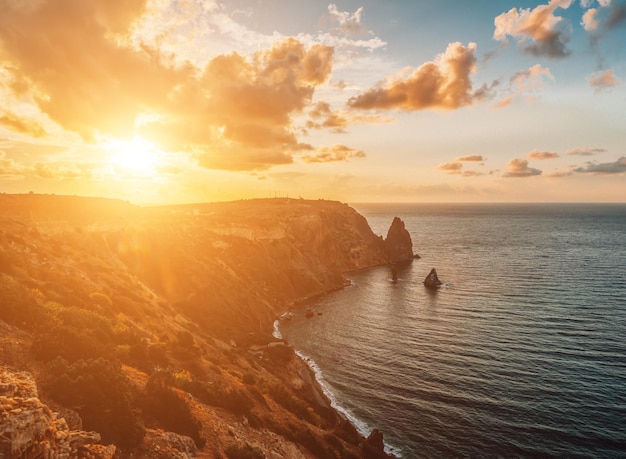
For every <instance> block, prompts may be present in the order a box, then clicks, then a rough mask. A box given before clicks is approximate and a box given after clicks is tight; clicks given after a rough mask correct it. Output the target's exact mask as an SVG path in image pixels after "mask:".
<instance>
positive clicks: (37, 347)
mask: <svg viewBox="0 0 626 459" xmlns="http://www.w3.org/2000/svg"><path fill="white" fill-rule="evenodd" d="M31 350H32V352H33V355H34V356H35V358H37V359H39V360H43V361H45V362H47V361H50V360H53V359H55V358H57V357H61V358H63V359H65V360H67V361H69V362H75V361H77V360H80V359H93V358H98V357H101V356H103V355H104V354H105V353H106V351H107V349H106V347H105V346H104V345H103V344H102V342H101V341H99V340H97V339H94V336H93V335H90V334H89V333H86V332H85V330H79V329H76V328H74V327H70V326H67V325H56V326H53V327H51V328H50V329H49V330H48V331H45V332H42V333H39V334H38V335H36V336H35V339H34V340H33V345H32V348H31Z"/></svg>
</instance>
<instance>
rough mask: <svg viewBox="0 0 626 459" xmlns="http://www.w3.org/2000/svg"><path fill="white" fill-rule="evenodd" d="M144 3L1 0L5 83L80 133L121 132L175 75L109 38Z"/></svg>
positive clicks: (150, 53)
mask: <svg viewBox="0 0 626 459" xmlns="http://www.w3.org/2000/svg"><path fill="white" fill-rule="evenodd" d="M145 3H146V2H145V0H129V1H127V2H121V1H119V0H116V1H107V0H96V1H90V2H84V1H80V0H55V1H54V2H24V3H20V2H7V1H3V2H2V4H3V5H2V15H1V16H0V44H1V45H2V48H3V51H4V58H5V60H7V61H8V62H9V63H10V64H11V71H12V75H13V77H14V80H15V81H14V84H13V88H14V89H15V90H21V91H25V90H28V91H29V92H30V93H31V94H32V96H33V97H34V98H35V101H36V103H37V105H38V106H39V108H40V109H41V110H42V111H43V112H44V113H46V114H48V115H49V116H50V118H51V119H52V120H54V121H56V122H57V123H59V124H60V125H61V126H63V127H64V128H66V129H68V130H71V131H74V132H77V133H79V134H80V135H82V136H83V137H84V138H85V139H93V138H94V134H95V133H96V132H97V131H99V132H106V133H110V134H113V135H116V136H124V135H128V134H129V133H130V132H131V131H132V129H133V124H134V121H135V117H136V115H137V113H138V112H140V111H141V110H143V109H144V107H146V106H154V105H159V103H162V101H163V98H164V95H166V94H167V93H168V92H169V90H170V89H171V87H172V86H173V84H174V81H175V79H177V78H180V76H181V75H180V72H176V71H173V70H170V69H168V68H167V67H165V66H164V65H163V64H162V63H161V62H160V59H161V57H160V56H159V55H158V54H157V53H156V52H154V50H150V49H143V50H140V51H137V50H134V49H130V48H127V47H124V46H122V45H121V44H120V42H119V40H118V39H117V38H118V37H120V36H121V34H123V32H124V31H126V30H128V28H129V27H130V26H131V24H132V23H133V21H134V20H135V19H136V18H138V17H139V16H140V15H141V14H142V13H143V12H144V10H145ZM25 5H28V8H26V7H25Z"/></svg>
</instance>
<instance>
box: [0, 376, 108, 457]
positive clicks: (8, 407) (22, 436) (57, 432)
mask: <svg viewBox="0 0 626 459" xmlns="http://www.w3.org/2000/svg"><path fill="white" fill-rule="evenodd" d="M0 433H1V434H2V435H0V457H6V458H10V457H41V458H47V459H54V458H59V459H66V458H67V459H70V458H76V457H79V455H80V457H84V458H90V459H110V458H112V457H113V456H114V454H115V451H116V448H115V446H114V445H109V446H104V445H95V443H97V442H99V441H100V434H98V433H96V432H84V431H76V430H70V429H69V427H68V426H67V423H66V422H65V419H63V418H59V417H57V415H56V414H55V413H53V412H52V411H51V410H50V408H48V406H47V405H45V404H44V403H42V402H41V400H39V398H38V396H37V385H36V384H35V381H34V379H33V377H32V376H31V375H30V374H28V373H25V372H12V371H10V370H7V369H3V370H2V371H1V372H0Z"/></svg>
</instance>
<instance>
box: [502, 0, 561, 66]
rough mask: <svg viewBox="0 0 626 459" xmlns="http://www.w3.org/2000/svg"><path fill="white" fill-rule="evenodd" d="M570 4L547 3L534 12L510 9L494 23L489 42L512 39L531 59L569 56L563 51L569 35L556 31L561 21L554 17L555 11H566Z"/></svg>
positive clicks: (557, 0)
mask: <svg viewBox="0 0 626 459" xmlns="http://www.w3.org/2000/svg"><path fill="white" fill-rule="evenodd" d="M571 3H572V0H551V1H550V2H549V3H548V4H547V5H539V6H537V7H536V8H534V9H532V10H531V9H521V8H520V9H519V10H518V9H516V8H512V9H510V10H509V11H508V12H507V13H502V14H501V15H499V16H497V17H496V18H495V19H494V24H495V31H494V33H493V38H494V39H496V40H499V41H504V42H506V41H507V36H511V37H515V38H517V40H518V44H519V45H521V47H522V50H523V51H524V52H526V53H529V54H533V55H535V56H546V57H550V58H559V57H565V56H567V55H569V53H570V51H569V50H568V49H567V43H568V42H569V39H570V37H569V31H568V30H567V29H565V28H560V27H559V24H560V23H561V21H562V19H563V18H562V17H560V16H555V15H554V11H555V10H556V9H557V8H564V9H567V8H569V6H570V4H571Z"/></svg>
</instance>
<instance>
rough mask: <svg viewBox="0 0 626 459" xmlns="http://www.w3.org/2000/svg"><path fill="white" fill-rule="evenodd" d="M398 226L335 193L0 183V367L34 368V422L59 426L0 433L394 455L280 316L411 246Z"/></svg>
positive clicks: (136, 448)
mask: <svg viewBox="0 0 626 459" xmlns="http://www.w3.org/2000/svg"><path fill="white" fill-rule="evenodd" d="M99 206H102V212H98V208H99ZM400 223H401V222H400ZM394 225H399V223H396V222H395V221H394ZM392 226H393V225H392ZM403 226H404V225H403V224H402V227H403ZM391 234H392V232H391V230H390V235H391ZM394 234H395V230H394ZM390 235H389V236H388V237H387V240H383V239H382V237H379V236H376V235H375V234H373V233H372V231H371V229H370V228H369V225H368V224H367V221H366V220H365V218H363V217H362V216H361V215H359V214H358V213H357V212H356V211H354V209H352V208H351V207H349V206H347V205H345V204H342V203H338V202H332V201H307V200H294V199H264V200H250V201H237V202H230V203H215V204H200V205H185V206H170V207H158V208H139V207H135V206H132V205H130V204H128V203H124V202H119V201H112V200H100V199H93V200H91V199H90V198H77V197H55V196H45V197H43V196H38V195H19V196H16V195H13V196H11V195H0V305H2V307H1V308H0V330H1V331H2V333H0V364H2V365H4V366H5V367H4V368H5V370H4V371H5V373H3V375H4V376H3V377H6V378H9V377H10V375H21V376H19V377H20V378H22V379H24V377H26V379H28V377H31V378H34V379H33V381H36V382H37V386H38V387H37V388H35V386H33V385H29V384H30V383H28V384H27V385H29V387H30V393H29V394H30V395H29V397H28V400H30V401H29V402H28V404H30V405H28V406H31V405H32V406H31V408H32V412H33V413H34V414H33V417H32V419H38V421H36V422H35V421H33V422H32V423H30V424H29V425H40V426H41V429H43V430H41V432H39V431H37V432H38V433H34V434H33V435H32V436H31V437H32V438H37V439H44V440H45V439H48V437H50V438H49V439H48V440H46V441H45V442H44V443H45V444H44V445H43V446H42V445H41V444H40V443H41V442H39V443H37V442H34V443H33V442H31V443H29V441H30V440H28V439H22V437H20V436H17V434H16V435H13V434H11V435H5V436H4V438H10V439H11V440H10V442H9V444H8V445H7V444H4V445H2V446H1V447H2V448H4V449H5V450H6V451H11V454H12V453H13V452H15V451H32V452H33V454H34V453H35V452H36V453H37V454H39V452H38V451H44V453H42V454H48V453H50V451H57V450H56V449H54V448H57V446H50V445H53V439H52V437H55V438H56V437H58V436H59V435H60V436H63V435H65V434H67V432H73V431H76V432H83V429H86V430H87V431H93V432H95V433H96V434H97V435H98V438H99V439H96V437H95V436H92V437H89V438H91V441H92V442H93V443H99V445H98V448H100V450H101V451H105V452H106V451H108V452H110V451H112V449H111V448H115V451H116V453H115V454H116V455H117V456H116V457H130V456H132V455H135V457H136V456H137V455H142V454H143V455H144V456H147V457H159V456H158V454H161V456H163V454H165V455H166V456H168V454H169V456H168V457H194V456H197V457H217V458H235V457H252V458H255V457H259V458H261V457H289V458H309V457H329V458H332V457H386V454H385V453H384V452H383V451H382V449H381V448H382V447H381V445H382V442H381V441H380V434H379V433H378V432H377V433H376V436H375V438H371V439H369V440H367V439H365V438H363V437H362V436H361V435H359V434H358V433H357V432H356V430H355V429H354V427H353V426H351V425H350V424H349V423H347V422H346V421H345V420H344V419H342V418H341V417H340V416H339V415H338V414H337V413H336V412H335V411H334V410H333V409H332V408H331V406H330V403H329V401H328V400H327V399H326V397H325V396H324V394H323V392H322V391H321V390H320V388H319V387H318V386H317V383H316V381H315V380H314V378H313V377H312V375H311V372H310V369H309V368H308V367H307V366H306V364H305V363H304V362H302V361H301V360H300V359H298V358H297V357H296V356H295V353H294V351H293V349H292V348H291V347H290V346H289V345H288V344H287V343H285V342H283V341H281V340H276V339H274V338H273V337H272V336H271V331H272V323H273V321H274V320H275V319H276V318H277V317H278V316H279V314H280V313H282V312H283V311H285V310H286V309H288V308H289V307H290V305H291V304H293V302H294V301H298V300H299V299H302V298H306V297H310V296H312V295H316V294H320V293H324V292H327V291H329V290H332V289H335V288H339V287H341V286H342V285H344V284H345V279H344V278H343V276H342V273H344V272H347V271H352V270H356V269H361V268H365V267H369V266H374V265H380V264H386V263H389V262H391V261H396V260H397V259H398V258H397V257H398V256H400V257H402V256H406V255H407V254H408V253H409V252H411V255H412V248H410V247H409V249H408V250H407V244H410V237H409V239H408V242H407V240H406V238H404V239H402V238H401V239H400V242H393V244H397V248H396V249H393V250H391V251H390V247H391V245H390V244H392V242H391V241H392V240H395V239H394V238H395V237H396V236H393V237H390ZM406 235H408V232H407V233H406ZM24 375H31V376H28V377H27V376H24ZM35 392H37V393H38V397H35V395H34V394H35ZM4 396H5V397H8V395H6V394H5V395H4ZM15 403H17V401H16V400H13V399H12V401H11V402H10V403H8V402H7V404H5V405H4V406H5V407H7V408H6V410H5V411H4V412H3V413H2V416H3V417H2V418H1V420H0V431H1V432H4V433H6V432H9V430H8V429H9V427H10V425H13V424H11V423H12V422H14V420H15V418H14V416H13V414H15V413H16V412H15V411H13V409H12V408H11V407H13V406H17V405H14V404H15ZM20 403H22V402H20ZM9 408H11V409H9ZM20 410H21V411H20V412H24V411H23V410H22V409H21V408H20ZM53 412H57V413H61V414H59V415H53V414H52V413H53ZM60 419H65V420H66V421H63V422H66V423H67V425H68V427H67V429H66V430H65V428H64V427H59V425H60V424H59V423H61V421H59V420H60ZM40 420H41V422H39V421H40ZM44 421H45V422H44ZM28 422H30V421H28ZM55 423H57V424H55ZM61 424H62V423H61ZM55 429H56V430H55ZM59 429H61V430H59ZM13 431H21V432H24V431H26V430H25V429H22V428H19V429H17V430H15V429H13ZM61 431H63V432H65V434H62V435H61V434H58V432H61ZM94 435H95V434H94ZM46 445H48V446H46ZM109 445H110V446H109ZM83 446H84V445H83ZM58 447H62V448H65V446H63V445H61V446H58ZM7 448H8V449H7ZM38 448H44V449H43V450H40V449H38ZM45 448H52V449H48V450H46V449H45ZM107 448H108V449H107ZM45 451H48V452H47V453H46V452H45ZM64 451H65V452H67V450H64ZM158 451H160V452H161V453H158V454H157V452H158ZM164 451H166V452H167V451H169V453H163V452H164ZM65 452H64V453H63V455H65ZM55 454H57V453H56V452H55V453H54V454H52V453H50V454H49V456H50V457H55ZM68 454H70V453H68ZM72 454H73V453H71V454H70V456H68V457H71V455H72ZM94 454H95V453H94ZM103 454H104V453H103ZM63 455H58V454H57V457H64V456H63ZM155 455H156V456H155Z"/></svg>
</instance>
